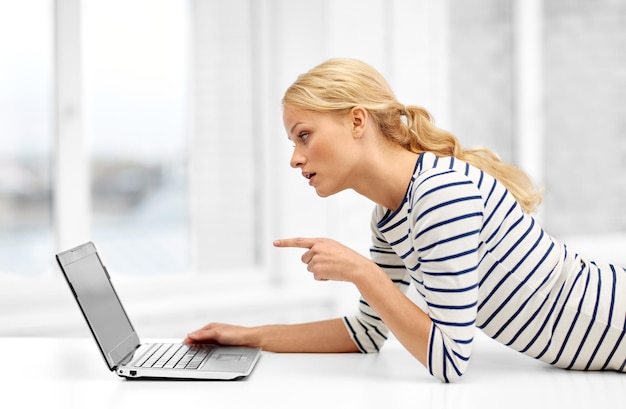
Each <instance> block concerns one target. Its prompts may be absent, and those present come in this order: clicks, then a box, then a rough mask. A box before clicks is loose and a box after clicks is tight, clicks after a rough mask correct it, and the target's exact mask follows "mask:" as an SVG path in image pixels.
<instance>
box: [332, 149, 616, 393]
mask: <svg viewBox="0 0 626 409" xmlns="http://www.w3.org/2000/svg"><path fill="white" fill-rule="evenodd" d="M372 238H373V244H372V248H371V252H370V253H371V257H372V260H373V261H374V262H376V263H377V264H378V265H379V266H380V267H381V268H382V269H383V270H385V272H386V273H387V275H388V276H389V277H390V279H391V280H393V282H394V283H395V284H396V285H397V286H398V287H399V288H400V289H402V290H404V291H406V289H408V286H409V285H410V283H412V284H413V285H414V286H415V289H416V290H417V292H418V293H419V294H420V295H421V296H422V297H423V298H424V301H425V304H426V308H427V313H428V315H429V316H430V318H431V320H432V326H431V333H430V339H429V346H428V369H429V371H430V372H431V373H432V374H433V375H434V376H435V377H437V378H439V379H441V380H442V381H445V382H450V381H453V380H456V379H457V378H459V377H460V376H461V375H462V374H463V373H464V371H465V370H466V368H467V365H468V363H469V359H470V356H471V352H472V344H473V339H474V331H475V329H476V328H480V329H481V330H482V331H484V332H485V333H486V334H487V335H489V336H491V337H492V338H494V339H496V340H498V341H500V342H502V343H503V344H505V345H508V346H510V347H511V348H513V349H515V350H517V351H520V352H523V353H525V354H528V355H530V356H533V357H535V358H537V359H541V360H542V361H545V362H547V363H550V364H552V365H556V366H559V367H563V368H569V369H583V370H600V369H612V370H617V371H625V370H626V369H625V362H626V339H625V335H624V334H625V332H626V330H625V326H626V271H625V270H624V269H623V268H618V267H616V266H613V265H609V264H605V265H599V264H596V263H593V262H589V261H587V260H585V259H583V258H582V257H580V256H579V255H577V254H574V253H572V252H571V251H569V250H568V249H567V247H565V246H563V245H560V244H559V243H557V242H556V241H555V240H554V239H553V238H552V237H550V236H549V235H548V234H546V233H545V232H544V231H543V230H542V229H541V227H540V226H538V225H537V223H536V222H535V220H534V219H533V218H532V217H531V216H529V215H527V214H525V213H524V212H523V211H522V209H521V208H520V206H519V205H518V204H517V202H516V201H515V199H514V197H513V196H512V195H511V194H510V193H509V192H508V191H507V189H506V188H505V187H504V186H503V185H502V184H501V183H499V182H498V181H496V180H495V179H494V178H493V177H491V176H490V175H488V174H486V173H484V172H482V171H481V170H479V169H477V168H474V167H473V166H470V165H468V164H467V163H465V162H462V161H459V160H457V159H454V158H437V157H436V156H435V155H433V154H431V153H425V154H422V155H421V156H420V158H419V160H418V162H417V164H416V168H415V173H414V175H413V179H412V180H411V183H410V185H409V188H408V190H407V193H406V197H405V200H404V202H403V203H402V205H401V206H400V207H399V208H398V209H397V210H395V211H393V212H391V211H389V210H387V209H384V208H382V207H380V206H377V207H376V208H375V209H374V212H373V215H372ZM344 322H345V324H346V327H347V329H348V331H349V332H350V334H351V336H352V338H353V339H354V341H355V343H356V344H357V346H358V347H359V349H360V350H361V351H363V352H376V351H378V350H379V349H380V348H381V347H382V345H383V343H384V341H385V340H386V339H387V334H388V329H387V328H386V327H385V325H384V323H383V322H382V321H381V319H380V318H379V317H378V315H377V314H376V312H375V311H374V310H372V309H371V308H370V307H369V305H368V304H367V302H366V300H361V303H360V304H359V312H358V313H357V314H356V315H355V316H352V317H345V318H344Z"/></svg>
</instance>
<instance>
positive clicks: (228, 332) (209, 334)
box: [183, 323, 257, 346]
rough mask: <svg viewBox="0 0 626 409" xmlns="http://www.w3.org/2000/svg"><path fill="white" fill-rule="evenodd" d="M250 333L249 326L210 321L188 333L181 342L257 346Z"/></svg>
mask: <svg viewBox="0 0 626 409" xmlns="http://www.w3.org/2000/svg"><path fill="white" fill-rule="evenodd" d="M251 334H252V330H251V328H247V327H242V326H237V325H229V324H220V323H211V324H207V325H205V326H204V327H202V328H200V329H197V330H195V331H193V332H191V333H189V334H188V335H187V337H186V338H185V340H184V341H183V342H185V343H187V344H193V343H198V344H220V345H239V346H257V345H255V343H254V341H253V340H252V339H251Z"/></svg>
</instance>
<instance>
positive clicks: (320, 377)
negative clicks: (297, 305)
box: [0, 335, 626, 409]
mask: <svg viewBox="0 0 626 409" xmlns="http://www.w3.org/2000/svg"><path fill="white" fill-rule="evenodd" d="M0 362H1V363H2V368H3V371H2V375H1V376H2V382H1V383H0V391H1V392H0V397H1V402H3V403H2V404H0V406H1V407H6V408H46V409H47V408H64V409H69V408H118V409H123V408H166V407H167V408H185V409H188V408H318V409H330V408H357V407H359V408H394V409H395V408H438V409H439V408H443V409H445V408H455V409H457V408H477V409H478V408H480V409H485V408H555V409H556V408H590V409H591V408H603V407H604V408H605V407H609V406H611V407H614V408H624V407H626V374H619V373H615V372H576V371H566V370H563V369H558V368H552V367H549V366H547V365H546V364H543V363H541V362H538V361H535V360H533V359H530V358H528V357H525V356H524V355H521V354H518V353H516V352H513V351H511V350H509V349H507V348H505V347H503V346H501V345H499V344H497V343H496V342H494V341H492V340H490V339H488V338H486V337H484V336H483V335H480V336H479V337H478V339H477V343H476V346H475V350H474V355H473V356H472V362H471V363H470V368H469V370H468V372H467V373H466V374H465V375H464V377H463V378H462V379H461V381H460V382H458V383H455V384H442V383H441V382H439V381H438V380H436V379H435V378H433V377H431V376H430V375H429V374H428V373H427V371H426V369H424V368H423V367H422V366H421V365H420V364H419V363H418V362H417V361H416V360H415V359H414V358H413V357H411V356H410V355H409V354H408V353H407V352H406V351H405V350H404V349H403V348H402V346H401V345H400V344H399V343H398V342H397V341H390V342H388V344H387V345H385V347H384V348H383V350H382V351H381V352H380V353H378V354H371V355H365V354H275V353H269V352H263V355H262V357H261V359H260V360H259V362H258V364H257V367H256V368H255V369H254V371H253V372H252V374H251V375H250V376H249V377H248V378H246V379H245V380H240V381H143V380H132V381H128V380H125V379H123V378H119V377H118V376H117V375H115V374H114V373H112V372H109V370H108V368H107V367H106V365H105V363H104V360H103V358H102V356H101V355H100V352H99V351H98V349H97V347H96V344H95V342H94V341H93V340H92V339H89V338H12V337H6V338H0ZM7 403H8V404H7ZM5 404H7V405H6V406H5Z"/></svg>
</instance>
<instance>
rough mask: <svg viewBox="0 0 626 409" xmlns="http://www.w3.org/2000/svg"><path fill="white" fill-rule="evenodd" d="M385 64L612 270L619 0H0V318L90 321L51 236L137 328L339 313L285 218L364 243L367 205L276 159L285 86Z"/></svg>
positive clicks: (404, 98)
mask: <svg viewBox="0 0 626 409" xmlns="http://www.w3.org/2000/svg"><path fill="white" fill-rule="evenodd" d="M339 56H340V57H354V58H359V59H362V60H364V61H366V62H368V63H370V64H372V65H373V66H375V67H376V68H378V69H379V70H380V71H381V72H382V73H383V74H384V75H385V76H386V77H387V79H388V80H389V82H390V83H391V85H392V87H393V88H394V90H395V92H396V95H397V97H398V99H399V100H400V101H401V102H403V103H405V104H415V105H422V106H424V107H426V108H427V109H428V110H429V111H430V112H431V113H432V114H433V116H434V118H435V121H436V123H437V124H438V125H439V126H440V127H442V128H445V129H448V130H450V131H452V132H453V133H454V134H456V135H457V136H458V137H459V139H460V140H461V141H462V143H463V144H464V145H465V146H466V147H473V146H478V145H481V146H487V147H490V148H492V149H494V150H495V151H496V152H498V153H499V154H500V156H501V157H502V159H503V160H505V161H509V162H513V163H515V164H517V165H519V166H521V167H522V168H524V169H525V170H526V171H527V172H528V173H529V174H530V175H531V176H532V177H533V178H534V180H535V181H536V182H537V183H539V184H542V185H544V186H545V190H546V194H545V200H544V203H543V204H542V207H541V210H540V211H539V212H538V214H537V218H538V219H540V221H541V223H542V224H543V226H544V227H545V229H546V230H547V231H548V232H549V233H550V234H552V235H553V236H555V237H556V238H557V239H559V240H560V241H562V242H566V243H569V244H570V245H571V247H574V248H575V249H576V250H578V252H580V253H583V254H586V255H588V257H590V258H595V259H598V260H602V261H612V262H616V263H618V264H621V265H624V266H626V211H625V210H624V209H626V2H624V1H621V0H597V1H593V2H591V1H586V0H229V1H220V0H83V1H80V0H56V1H55V0H20V1H12V0H0V335H2V336H84V335H87V334H88V330H87V328H86V326H85V324H84V322H83V319H82V317H81V316H80V312H79V310H78V308H77V306H76V305H75V302H74V301H73V299H72V296H71V293H70V292H69V290H68V289H67V288H66V284H65V283H64V281H63V278H62V276H61V273H60V272H59V270H58V268H57V267H56V265H55V260H54V254H55V253H57V252H59V251H61V250H65V249H68V248H70V247H73V246H75V245H78V244H81V243H82V242H85V241H88V240H93V241H94V242H95V244H96V246H97V248H98V250H99V251H100V254H101V256H102V257H103V259H104V262H105V263H106V264H107V266H108V269H109V271H110V272H111V275H112V279H113V281H114V283H115V285H116V287H117V290H118V292H119V293H120V296H121V298H122V300H123V301H124V303H125V305H126V309H127V312H128V313H129V315H130V316H131V318H132V321H133V323H134V324H135V327H136V329H137V330H138V332H139V334H140V335H141V336H142V337H151V336H156V337H162V336H166V337H182V336H184V335H185V334H186V332H188V331H190V330H192V329H195V328H197V327H199V326H201V325H204V324H205V323H207V322H209V321H228V322H232V323H238V324H244V325H252V324H263V323H274V322H285V323H288V322H298V321H302V320H310V319H322V318H329V317H335V316H338V315H343V314H348V313H351V312H352V311H353V310H354V309H356V303H357V297H358V294H357V293H356V292H355V291H354V289H353V288H352V287H350V286H349V285H346V284H343V283H318V282H314V281H313V280H312V279H311V278H310V277H309V275H308V273H307V272H306V270H305V268H304V266H303V265H302V264H301V263H300V261H299V260H300V255H301V252H300V251H299V250H290V249H281V250H279V249H274V248H273V247H272V245H271V243H272V240H273V239H275V238H280V237H288V236H327V237H332V238H334V239H336V240H339V241H342V242H344V243H345V244H347V245H349V246H351V247H352V248H354V249H355V250H357V251H359V252H361V253H363V254H365V255H367V254H368V249H369V242H370V236H369V215H370V211H371V209H372V204H371V203H370V202H368V201H367V200H366V199H363V198H361V197H358V196H357V195H356V194H354V193H353V192H342V193H340V194H338V195H336V196H334V197H331V198H327V199H321V198H318V197H317V196H316V195H315V192H314V190H312V189H311V188H310V187H308V185H307V184H306V183H305V182H304V181H303V180H301V176H300V174H299V172H297V171H295V170H293V169H291V168H290V167H289V158H290V155H291V149H292V147H291V144H290V143H289V142H288V141H287V138H286V134H285V132H284V130H283V128H282V118H281V106H280V99H281V97H282V93H283V91H284V90H285V89H286V87H287V86H289V85H290V84H291V82H293V80H295V78H296V76H297V75H298V74H300V73H302V72H304V71H306V70H308V69H310V68H312V67H313V66H314V65H317V64H318V63H320V62H322V61H323V60H325V59H327V58H331V57H339Z"/></svg>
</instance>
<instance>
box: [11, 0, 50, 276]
mask: <svg viewBox="0 0 626 409" xmlns="http://www.w3.org/2000/svg"><path fill="white" fill-rule="evenodd" d="M51 32H52V17H51V2H50V1H39V0H25V1H16V2H13V1H11V2H9V1H5V2H1V3H0V272H1V273H16V274H20V275H34V274H38V273H41V272H43V271H46V270H49V269H50V254H51V253H52V248H53V247H52V242H53V238H52V237H53V236H52V223H51V175H50V165H51V150H52V118H51V110H52V108H51V101H52V80H51V73H52V41H51V39H50V38H51V36H50V33H51ZM16 39H19V41H16Z"/></svg>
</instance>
